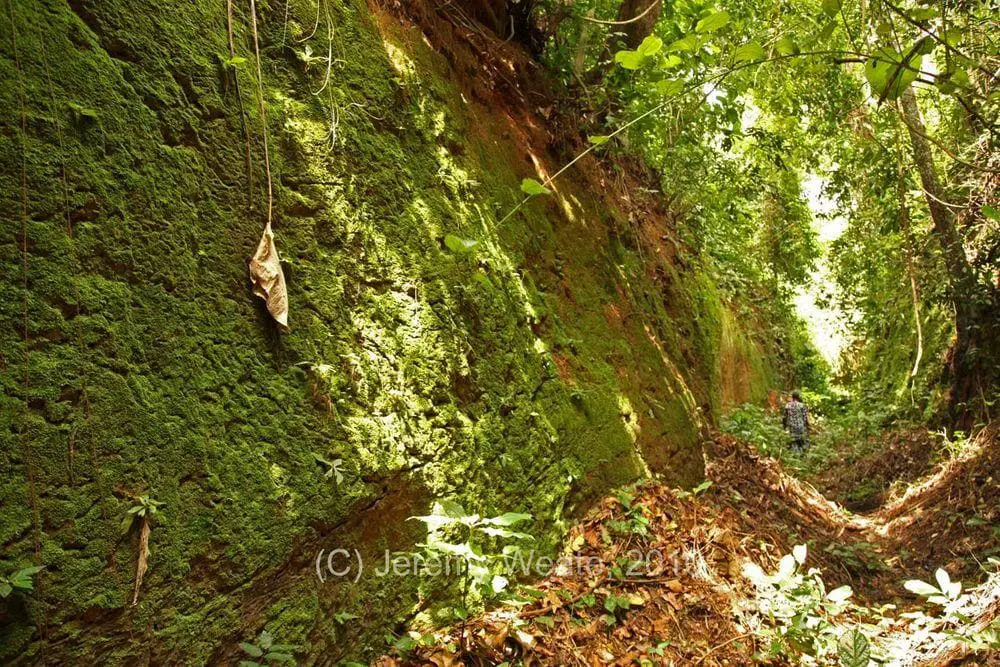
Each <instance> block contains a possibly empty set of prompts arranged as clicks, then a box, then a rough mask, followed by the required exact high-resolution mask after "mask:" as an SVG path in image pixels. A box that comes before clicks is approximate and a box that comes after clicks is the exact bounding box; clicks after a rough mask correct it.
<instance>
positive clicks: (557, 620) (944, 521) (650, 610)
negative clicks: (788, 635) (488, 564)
mask: <svg viewBox="0 0 1000 667" xmlns="http://www.w3.org/2000/svg"><path fill="white" fill-rule="evenodd" d="M708 449H709V452H708V454H707V466H706V469H707V474H708V477H709V479H710V480H711V482H712V484H711V485H710V486H709V487H708V488H707V489H706V490H704V491H703V492H701V493H699V494H697V495H693V494H691V493H689V492H684V491H680V490H678V489H672V488H669V487H667V486H666V485H664V484H661V483H657V482H648V483H645V484H643V485H641V486H638V487H637V488H636V489H634V490H632V492H631V494H632V496H633V497H632V499H631V501H629V500H628V498H626V502H625V503H623V501H622V500H621V499H620V498H619V497H614V496H612V497H608V498H605V499H604V501H603V502H602V503H601V504H600V506H599V507H597V508H596V509H595V510H594V511H593V512H592V513H591V514H590V515H589V516H588V517H587V518H586V519H585V520H584V521H582V522H581V523H579V524H578V525H577V526H575V527H574V528H573V529H572V530H571V531H570V532H569V534H568V536H567V538H566V541H565V544H566V545H567V546H566V551H565V552H564V554H563V556H562V557H561V560H560V563H559V565H558V566H557V567H556V568H555V569H554V570H553V572H552V573H551V574H550V575H549V576H547V577H545V578H544V579H543V580H542V581H540V582H538V583H537V584H535V586H534V588H535V589H536V590H537V591H540V593H536V594H535V596H534V597H536V598H537V599H534V600H532V601H531V602H530V603H528V604H525V605H523V606H522V607H520V608H517V607H514V606H508V607H503V608H501V609H497V610H494V611H491V612H487V613H485V614H483V615H481V616H479V617H477V618H475V619H473V620H471V621H470V622H469V623H468V624H467V626H466V632H467V634H466V642H465V650H464V651H457V652H449V651H448V650H446V649H444V648H441V647H442V646H445V645H447V644H449V643H451V644H452V645H453V646H458V645H459V644H460V642H459V629H457V628H452V629H451V630H445V631H443V632H441V633H438V635H437V637H438V639H439V640H440V641H439V643H438V644H437V647H436V648H421V649H418V650H417V651H416V652H414V653H412V654H410V655H408V656H407V657H406V658H405V659H402V658H399V657H386V658H383V659H382V660H381V661H380V662H379V663H377V664H380V665H400V664H434V665H439V666H440V665H454V664H463V663H464V664H475V665H480V664H481V665H493V664H499V663H502V662H512V663H516V662H517V661H518V660H520V661H521V662H522V663H523V664H525V665H532V664H536V665H607V664H613V665H633V664H639V661H640V660H641V659H646V660H650V661H652V663H653V664H677V665H743V664H748V663H749V662H752V661H753V656H754V654H755V653H756V652H758V651H759V650H761V649H762V648H766V647H762V646H759V645H758V639H757V637H756V636H755V635H754V634H752V633H748V632H746V631H745V630H743V629H742V626H740V625H739V622H738V619H737V617H736V615H735V614H734V611H733V605H734V602H735V601H736V600H737V599H739V598H742V599H743V600H744V601H746V600H750V599H752V598H753V586H752V585H751V584H750V582H748V581H747V580H746V579H745V578H744V577H743V575H742V574H741V567H742V564H743V563H745V562H753V563H756V564H758V565H760V566H761V567H762V568H764V569H765V570H767V571H773V570H774V569H775V567H776V563H777V561H778V560H779V559H780V557H781V556H782V555H784V554H787V553H789V552H790V551H791V550H792V547H793V546H794V545H796V544H803V543H804V544H808V545H809V556H808V561H807V565H809V566H814V567H819V568H820V569H821V570H822V572H823V578H824V581H825V582H826V583H827V585H828V588H832V587H833V586H835V585H840V584H849V585H851V586H852V588H853V590H854V591H855V596H854V600H855V601H856V602H858V603H861V604H865V605H875V604H878V603H883V602H886V601H894V602H895V603H897V604H898V605H899V607H900V609H901V610H905V609H906V608H907V607H912V606H914V605H915V603H917V598H916V597H915V596H912V595H910V594H909V593H906V592H905V591H904V589H903V588H902V581H903V580H905V579H910V578H919V579H923V580H925V581H933V580H934V578H933V571H934V570H935V569H936V568H938V567H945V568H946V569H947V570H948V571H949V572H950V573H951V575H952V577H953V579H955V580H962V581H963V582H964V583H965V584H966V588H969V587H970V586H972V585H973V584H975V583H978V582H981V581H982V580H983V579H984V578H985V577H984V576H983V572H982V571H981V570H980V569H979V567H978V565H977V559H979V560H982V561H984V562H985V558H986V555H988V554H989V553H990V551H991V550H992V551H993V552H996V551H997V547H998V541H997V539H996V537H995V534H994V533H995V531H996V527H997V526H1000V509H998V508H1000V485H998V484H997V480H996V478H995V475H997V472H998V471H1000V466H998V464H1000V440H998V438H997V431H996V429H993V430H990V431H989V432H986V433H983V434H981V435H980V437H979V438H977V439H976V441H975V447H972V448H970V450H969V451H968V452H967V454H966V455H965V456H964V457H961V458H958V459H954V460H951V461H949V462H946V463H942V464H939V465H938V466H936V467H935V468H934V470H933V471H931V472H930V473H929V474H928V475H927V476H926V477H924V478H923V479H921V480H920V481H919V482H918V483H917V484H914V485H913V486H911V488H910V491H909V492H908V493H906V494H905V495H901V496H900V497H898V498H896V499H895V500H893V501H891V502H889V503H888V504H887V505H885V506H884V507H882V508H880V509H879V510H878V511H877V512H875V513H874V514H871V515H867V516H860V515H855V514H852V513H850V512H847V511H846V510H843V509H842V508H840V506H838V505H836V504H835V503H833V502H831V501H829V500H827V499H826V498H824V497H823V496H821V495H820V494H819V493H818V492H817V491H816V489H815V488H813V487H812V486H811V485H809V484H806V483H803V482H800V481H799V480H796V479H795V478H792V477H790V476H789V475H787V474H786V473H784V471H783V470H782V469H781V467H780V464H779V463H778V462H777V461H775V460H774V459H770V458H765V457H760V456H758V455H756V454H755V453H753V452H752V451H751V449H750V447H749V446H747V445H745V444H743V443H741V442H738V441H736V440H734V439H732V438H731V437H729V436H724V435H719V436H716V438H715V441H714V443H710V445H709V447H708ZM637 516H642V517H645V519H646V520H648V522H649V523H648V535H645V536H644V535H641V534H639V533H637V532H636V531H634V530H631V529H630V527H631V526H635V525H636V524H635V523H634V519H635V518H636V517H637ZM640 532H641V531H640ZM640 554H641V555H646V554H652V556H650V557H648V558H646V559H645V560H644V561H643V562H642V564H641V565H639V566H636V567H634V568H633V569H632V571H628V569H627V567H626V568H625V571H624V572H618V571H616V570H614V569H613V568H615V567H616V566H618V567H622V563H627V562H628V561H631V560H636V558H637V556H638V555H640ZM585 565H586V566H587V567H585ZM609 599H610V600H611V601H612V602H613V604H611V603H609V602H608V601H609ZM991 604H992V606H988V608H986V609H984V610H983V612H982V615H983V618H982V619H981V620H983V621H989V620H992V619H993V618H995V617H996V615H997V614H998V613H1000V600H998V601H997V602H995V603H991ZM609 607H611V608H612V609H614V611H613V612H610V611H609ZM625 607H627V608H625ZM612 617H613V618H612ZM515 620H516V621H518V623H515ZM921 650H923V651H925V653H920V652H919V651H918V652H917V654H915V655H919V656H923V657H921V658H920V659H919V660H917V659H916V658H915V659H914V661H913V663H910V662H906V663H903V664H984V665H986V664H997V663H996V662H995V660H996V657H995V656H993V657H990V656H986V655H979V656H970V655H968V654H967V653H966V652H965V651H964V650H962V649H961V648H960V647H959V648H958V649H955V648H954V647H952V652H951V653H949V654H947V655H945V654H944V653H940V652H938V653H936V651H943V648H941V647H937V646H932V647H930V648H926V647H925V648H924V649H921ZM963 661H964V662H963ZM771 664H781V662H780V661H779V662H778V663H774V662H772V663H771ZM789 664H791V663H789Z"/></svg>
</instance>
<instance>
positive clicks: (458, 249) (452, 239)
mask: <svg viewBox="0 0 1000 667" xmlns="http://www.w3.org/2000/svg"><path fill="white" fill-rule="evenodd" d="M444 244H445V246H446V247H447V248H448V250H451V251H452V252H453V253H455V254H458V255H462V254H465V253H468V252H472V250H474V249H475V247H476V246H477V245H479V241H476V240H475V239H463V238H461V237H459V236H455V235H454V234H446V235H445V237H444ZM331 470H332V468H331Z"/></svg>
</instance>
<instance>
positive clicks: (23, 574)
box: [12, 565, 45, 579]
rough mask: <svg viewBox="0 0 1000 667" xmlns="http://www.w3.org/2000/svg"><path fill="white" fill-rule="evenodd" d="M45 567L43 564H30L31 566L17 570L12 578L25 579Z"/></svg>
mask: <svg viewBox="0 0 1000 667" xmlns="http://www.w3.org/2000/svg"><path fill="white" fill-rule="evenodd" d="M44 569H45V566H44V565H32V566H31V567H26V568H24V569H23V570H18V571H17V572H15V573H14V576H13V577H12V578H13V579H25V578H28V577H33V576H35V575H36V574H38V573H39V572H41V571H42V570H44Z"/></svg>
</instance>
